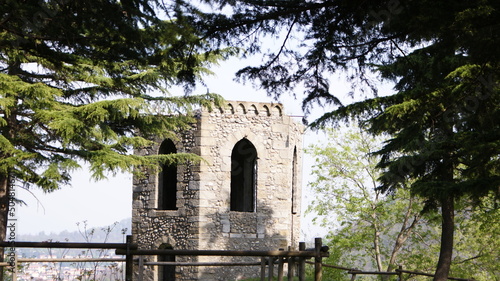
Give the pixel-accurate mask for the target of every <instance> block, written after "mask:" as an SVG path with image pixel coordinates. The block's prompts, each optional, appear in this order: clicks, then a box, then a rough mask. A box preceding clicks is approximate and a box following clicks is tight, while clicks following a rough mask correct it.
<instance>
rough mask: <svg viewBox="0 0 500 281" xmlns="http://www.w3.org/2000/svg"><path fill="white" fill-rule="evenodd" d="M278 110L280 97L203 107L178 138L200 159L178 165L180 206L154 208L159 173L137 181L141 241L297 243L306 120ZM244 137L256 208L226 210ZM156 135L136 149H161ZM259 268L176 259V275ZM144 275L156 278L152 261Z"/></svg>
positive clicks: (229, 246) (262, 246) (233, 276)
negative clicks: (252, 157)
mask: <svg viewBox="0 0 500 281" xmlns="http://www.w3.org/2000/svg"><path fill="white" fill-rule="evenodd" d="M283 110H284V109H283V107H282V105H280V104H270V103H251V102H228V106H227V107H226V108H224V109H215V110H213V111H212V112H209V111H208V110H206V109H204V110H202V111H201V112H200V115H199V119H198V123H197V124H195V125H193V128H192V130H191V131H189V132H185V133H184V135H183V137H182V138H181V141H179V142H177V143H176V147H177V151H178V152H192V153H196V154H198V155H200V156H202V158H203V159H204V160H205V162H202V163H200V164H199V165H196V166H191V167H182V169H180V171H179V172H178V185H177V188H178V193H177V194H178V195H177V197H178V202H177V206H178V210H176V211H160V210H157V209H155V208H156V192H157V191H156V184H157V183H156V181H157V180H156V175H149V176H148V177H147V178H146V179H142V180H137V181H134V203H133V204H134V205H133V221H132V222H133V229H132V233H133V235H134V238H135V239H136V241H137V242H138V243H139V245H140V247H141V248H157V247H158V246H159V245H160V244H162V243H169V244H171V245H172V246H173V247H174V249H201V250H277V249H279V248H287V247H288V246H291V245H292V246H296V245H297V243H298V238H299V230H300V198H301V188H300V186H301V176H300V173H301V163H302V156H301V155H302V135H303V130H304V128H303V126H302V125H301V124H299V123H298V122H295V120H293V118H292V117H290V116H286V115H284V114H283ZM243 138H246V139H247V140H249V141H250V142H251V143H252V144H253V145H254V146H255V148H256V150H257V157H258V158H257V183H256V211H255V212H236V211H230V187H231V152H232V150H233V147H234V146H235V144H236V143H237V142H238V141H240V140H241V139H243ZM161 141H163V140H158V144H157V145H155V146H154V147H150V148H145V149H143V150H141V151H139V152H138V153H139V154H142V155H144V154H154V153H158V148H159V144H160V143H161ZM294 151H295V154H294ZM294 155H295V156H294ZM294 166H295V167H294ZM178 260H179V261H180V259H178ZM184 260H193V261H195V260H197V261H200V262H203V261H231V260H233V259H231V258H217V257H199V258H198V259H195V258H193V259H189V258H185V259H184ZM249 260H251V261H255V258H249ZM234 261H243V260H242V259H241V258H235V259H234ZM258 270H259V268H258V267H182V268H181V267H178V268H177V275H176V278H177V280H238V279H241V278H249V277H257V276H258ZM148 276H149V279H146V280H155V273H154V270H152V269H150V270H149V272H148Z"/></svg>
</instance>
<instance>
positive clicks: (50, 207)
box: [16, 60, 349, 237]
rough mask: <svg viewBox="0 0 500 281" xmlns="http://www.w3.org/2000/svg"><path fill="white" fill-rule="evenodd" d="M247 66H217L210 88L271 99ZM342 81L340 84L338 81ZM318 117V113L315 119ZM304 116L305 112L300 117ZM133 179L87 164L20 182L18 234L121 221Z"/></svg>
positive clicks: (286, 101)
mask: <svg viewBox="0 0 500 281" xmlns="http://www.w3.org/2000/svg"><path fill="white" fill-rule="evenodd" d="M242 66H244V63H243V62H238V61H236V60H233V61H230V62H227V63H223V64H221V66H220V67H219V68H217V69H215V70H214V71H215V72H216V73H217V76H216V77H213V78H210V79H207V80H206V83H207V88H208V89H209V91H210V92H213V93H218V94H220V95H222V96H223V97H224V98H225V99H227V100H242V101H255V102H270V101H272V99H271V98H270V97H267V96H266V94H265V93H264V92H262V91H257V90H255V89H253V87H252V86H251V85H250V84H249V85H241V84H238V83H236V82H234V81H232V79H233V77H234V73H235V72H236V70H238V69H239V68H241V67H242ZM336 87H339V86H338V85H337V86H336ZM341 87H344V90H342V92H348V91H349V87H348V86H346V85H345V84H344V85H341ZM206 90H207V89H202V88H200V90H199V92H201V93H204V92H206ZM298 96H299V98H298V99H297V100H295V99H294V98H293V97H292V96H291V95H290V96H283V97H282V98H281V100H280V102H281V103H282V104H283V105H284V107H285V112H286V114H288V115H299V116H301V115H303V113H302V110H301V102H302V100H301V98H300V95H298ZM321 112H322V111H321V110H318V113H316V115H317V116H316V117H319V114H320V113H321ZM309 120H312V119H309ZM297 121H299V122H300V118H297ZM315 138H317V136H316V135H315V134H313V133H309V134H306V136H305V137H304V148H305V147H306V146H307V145H308V144H310V143H312V142H314V141H315ZM304 159H305V160H304V161H305V162H306V161H309V162H308V163H304V164H303V176H302V178H303V180H302V184H303V195H304V197H306V198H304V199H305V200H303V203H302V206H303V208H302V209H304V208H305V207H306V205H307V201H308V200H307V197H310V194H308V192H307V183H308V181H310V180H311V179H310V177H309V176H308V175H309V173H310V167H311V166H312V163H311V159H310V158H308V157H306V155H304ZM131 182H132V179H131V175H128V174H121V175H118V176H116V177H111V178H109V179H108V180H103V181H98V182H95V181H92V180H91V179H90V177H89V174H88V173H87V172H86V171H85V169H82V170H80V171H78V172H76V173H74V175H73V180H72V184H71V186H65V187H63V188H62V189H60V190H57V191H54V192H52V193H49V194H45V193H43V192H41V191H40V190H31V192H32V194H31V193H29V192H28V191H25V190H22V189H20V188H17V196H18V198H19V199H21V200H23V201H25V202H26V203H27V204H28V205H27V206H17V207H18V210H17V212H16V215H17V218H18V228H17V233H18V234H36V233H39V232H42V231H43V232H45V233H51V232H60V231H62V230H69V231H73V230H77V223H78V222H82V221H87V223H88V225H89V226H93V227H100V226H107V225H111V224H113V223H114V222H115V221H120V220H122V219H125V218H128V217H131V213H132V211H131V209H132V206H131V205H132V183H131ZM308 221H309V219H308V218H303V221H302V225H303V227H302V228H303V229H309V230H310V229H313V230H312V233H308V234H307V236H308V237H311V236H310V235H312V236H315V235H317V233H320V232H321V231H320V230H318V229H317V228H316V229H315V228H312V227H311V225H310V223H308Z"/></svg>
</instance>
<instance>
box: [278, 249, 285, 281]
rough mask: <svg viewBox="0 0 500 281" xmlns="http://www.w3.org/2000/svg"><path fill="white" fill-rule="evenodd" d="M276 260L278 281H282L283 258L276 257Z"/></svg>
mask: <svg viewBox="0 0 500 281" xmlns="http://www.w3.org/2000/svg"><path fill="white" fill-rule="evenodd" d="M279 250H280V251H283V250H284V249H279ZM277 259H278V281H283V257H277Z"/></svg>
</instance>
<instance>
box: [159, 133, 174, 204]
mask: <svg viewBox="0 0 500 281" xmlns="http://www.w3.org/2000/svg"><path fill="white" fill-rule="evenodd" d="M172 153H177V150H176V149H175V145H174V143H173V142H172V141H171V140H169V139H166V140H164V141H163V142H162V144H161V145H160V151H159V153H158V154H172ZM158 209H160V210H177V166H176V165H175V164H170V163H165V164H163V165H162V167H161V171H160V173H159V174H158Z"/></svg>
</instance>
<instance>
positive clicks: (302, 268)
mask: <svg viewBox="0 0 500 281" xmlns="http://www.w3.org/2000/svg"><path fill="white" fill-rule="evenodd" d="M305 250H306V243H305V242H299V251H305ZM305 280H306V258H304V257H299V281H305Z"/></svg>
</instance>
